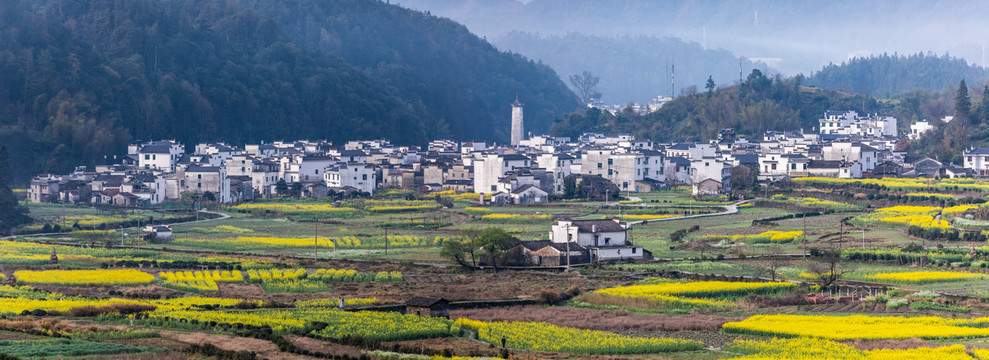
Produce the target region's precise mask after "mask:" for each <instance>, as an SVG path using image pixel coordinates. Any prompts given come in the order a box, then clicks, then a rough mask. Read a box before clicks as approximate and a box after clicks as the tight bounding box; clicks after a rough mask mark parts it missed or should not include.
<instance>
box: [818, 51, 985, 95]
mask: <svg viewBox="0 0 989 360" xmlns="http://www.w3.org/2000/svg"><path fill="white" fill-rule="evenodd" d="M987 78H989V71H987V70H986V69H985V68H982V67H979V66H974V65H969V64H968V62H967V61H965V59H960V58H956V57H951V56H949V55H947V54H945V55H941V56H938V55H935V54H931V53H927V54H924V53H917V54H913V55H896V54H893V55H888V54H883V55H881V56H870V57H865V58H861V57H860V58H854V59H851V60H849V61H846V62H843V63H841V64H830V65H828V66H825V67H824V68H823V69H821V71H818V72H815V73H813V74H811V76H810V77H808V78H807V84H808V85H813V86H817V87H821V88H827V89H837V90H842V91H846V92H854V93H859V94H864V95H869V96H875V97H884V98H890V97H892V96H893V95H897V94H900V93H902V92H905V91H909V90H912V89H927V90H943V89H945V88H948V87H950V86H953V85H956V84H958V82H959V81H961V80H965V81H967V82H968V83H969V84H981V83H982V82H984V81H985V80H986V79H987Z"/></svg>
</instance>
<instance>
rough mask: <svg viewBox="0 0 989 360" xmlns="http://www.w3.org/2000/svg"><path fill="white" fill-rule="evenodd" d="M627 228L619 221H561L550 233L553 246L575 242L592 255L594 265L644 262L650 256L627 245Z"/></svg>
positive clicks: (628, 243)
mask: <svg viewBox="0 0 989 360" xmlns="http://www.w3.org/2000/svg"><path fill="white" fill-rule="evenodd" d="M626 234H627V233H626V225H625V224H624V223H622V222H620V221H619V220H618V219H604V220H561V221H559V222H557V223H556V224H554V225H553V226H552V228H551V230H550V232H549V237H550V241H552V242H554V243H567V242H572V243H576V244H577V245H580V246H583V247H585V248H587V249H588V251H589V252H590V258H591V261H607V260H621V259H643V258H646V257H647V256H649V255H647V252H646V251H645V250H644V249H643V248H642V247H641V246H635V245H632V244H631V243H630V242H628V241H627V236H626Z"/></svg>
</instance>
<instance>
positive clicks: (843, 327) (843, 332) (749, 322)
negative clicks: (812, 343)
mask: <svg viewBox="0 0 989 360" xmlns="http://www.w3.org/2000/svg"><path fill="white" fill-rule="evenodd" d="M981 324H984V321H982V320H956V319H946V318H942V317H935V316H920V317H897V316H883V317H877V316H865V315H850V316H823V315H822V316H816V315H787V314H777V315H755V316H752V317H750V318H748V319H745V320H743V321H739V322H730V323H726V324H724V327H723V328H724V330H725V331H728V332H733V333H740V334H750V335H761V336H782V337H795V336H811V337H819V338H825V339H831V340H856V339H862V340H877V339H908V338H915V337H916V338H922V339H950V338H971V337H985V336H989V329H986V328H981V327H975V326H979V325H981Z"/></svg>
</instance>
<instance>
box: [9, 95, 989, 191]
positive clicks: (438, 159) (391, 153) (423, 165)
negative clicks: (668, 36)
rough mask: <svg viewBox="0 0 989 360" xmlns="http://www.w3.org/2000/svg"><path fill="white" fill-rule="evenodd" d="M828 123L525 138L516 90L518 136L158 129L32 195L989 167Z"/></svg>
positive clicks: (855, 122)
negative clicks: (424, 137) (215, 136)
mask: <svg viewBox="0 0 989 360" xmlns="http://www.w3.org/2000/svg"><path fill="white" fill-rule="evenodd" d="M820 124H821V128H820V129H821V130H820V133H805V132H802V131H798V132H778V131H769V132H766V133H765V134H764V136H763V138H762V139H759V140H755V139H745V138H742V137H739V136H736V134H735V133H734V131H732V130H731V129H725V130H722V131H721V132H720V134H719V135H718V138H717V139H714V140H711V141H709V142H707V143H654V142H652V141H645V140H638V139H636V138H635V137H633V136H631V135H627V134H614V135H605V134H593V133H589V134H584V135H582V136H580V137H579V138H577V139H570V138H559V137H550V136H545V135H540V136H532V137H530V138H528V139H526V138H524V137H523V136H522V133H523V132H522V126H523V123H522V105H521V104H520V103H519V102H518V101H517V100H516V102H515V104H513V106H512V125H513V129H512V144H511V145H496V144H487V143H485V142H476V141H453V140H435V141H432V142H430V143H429V144H428V146H427V147H426V148H425V149H421V148H419V147H410V146H396V145H393V144H391V143H390V142H388V141H387V140H360V141H350V142H347V143H344V144H333V143H330V142H327V141H309V140H300V141H277V142H273V143H261V144H248V145H246V146H244V147H243V148H239V147H235V146H231V145H228V144H222V143H214V144H198V145H195V146H192V147H186V146H183V145H182V144H179V143H177V142H175V141H170V140H160V141H151V142H142V143H137V144H133V145H131V146H130V147H129V148H128V155H127V156H126V157H124V158H123V160H122V161H121V162H119V163H118V164H112V165H105V166H97V167H96V168H94V169H87V168H84V167H80V168H77V169H76V171H73V172H72V173H70V174H64V175H52V174H42V175H38V176H36V177H35V178H34V179H33V180H32V181H31V188H30V190H29V194H28V195H29V199H30V200H31V201H33V202H79V203H92V204H108V205H116V206H145V207H148V206H151V207H153V206H156V205H158V204H160V203H162V202H166V201H169V200H175V199H179V198H181V197H182V196H183V194H185V195H186V196H188V195H189V194H193V195H198V196H202V195H206V194H209V195H208V196H207V197H210V198H211V200H215V201H218V202H221V203H237V202H243V201H249V200H252V199H254V198H267V197H271V196H279V195H285V194H284V193H285V192H286V191H291V192H292V193H293V194H297V195H300V196H305V197H321V196H326V195H327V194H328V193H329V192H330V191H333V192H335V193H340V192H345V193H346V192H360V193H374V192H375V191H378V190H379V189H381V188H399V189H409V190H414V191H443V190H451V191H457V192H475V193H480V194H485V195H489V197H490V199H492V200H490V201H493V202H495V203H515V204H525V203H533V202H546V201H548V199H549V197H550V195H551V194H563V193H564V192H565V191H566V190H565V182H566V179H567V178H568V177H571V178H572V179H577V180H576V181H581V180H582V179H585V178H588V177H594V178H600V179H604V180H607V181H608V182H610V183H612V184H614V185H615V186H616V187H617V188H618V190H619V191H621V192H628V193H635V192H646V191H652V190H657V189H666V188H670V187H677V186H692V188H693V193H694V194H697V195H700V194H719V193H726V192H729V191H731V176H732V175H731V168H732V167H735V166H748V167H750V168H752V169H755V170H757V171H758V177H757V178H758V180H760V181H764V182H767V181H769V182H771V181H777V180H779V179H783V178H795V177H805V176H822V177H835V178H861V177H882V176H936V175H947V176H959V175H961V176H964V175H971V174H974V173H979V174H989V149H972V150H970V151H968V152H966V153H965V163H964V168H959V167H956V166H953V165H950V164H942V163H940V162H939V161H937V160H935V159H930V158H926V157H912V156H909V155H907V154H905V153H903V152H898V151H894V145H895V143H896V141H897V139H898V136H897V133H896V119H895V118H892V117H889V116H878V115H872V116H867V117H860V116H858V114H856V113H855V112H851V111H846V112H835V111H828V112H826V113H825V114H824V117H823V118H822V119H820ZM917 131H918V132H922V131H923V129H922V128H921V129H918V130H917ZM910 135H913V130H911V134H910ZM190 150H191V151H190ZM286 188H287V189H289V190H286Z"/></svg>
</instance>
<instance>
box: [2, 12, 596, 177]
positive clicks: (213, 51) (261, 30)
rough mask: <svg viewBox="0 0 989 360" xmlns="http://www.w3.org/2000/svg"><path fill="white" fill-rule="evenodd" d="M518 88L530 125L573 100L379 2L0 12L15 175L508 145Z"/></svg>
mask: <svg viewBox="0 0 989 360" xmlns="http://www.w3.org/2000/svg"><path fill="white" fill-rule="evenodd" d="M516 93H519V95H520V96H521V98H522V100H523V101H524V102H526V113H527V125H528V126H529V128H530V129H532V130H533V131H545V130H546V129H548V127H549V122H550V120H549V119H551V118H552V115H553V114H559V113H564V112H567V111H572V110H573V109H574V108H575V107H576V106H577V102H576V98H575V97H574V95H573V94H572V93H571V92H570V91H569V90H567V89H566V86H565V85H564V84H563V82H562V81H561V80H560V79H559V78H558V77H557V76H556V74H555V73H554V72H553V71H552V70H550V69H549V68H548V67H545V66H541V65H539V64H536V63H534V62H532V61H529V60H527V59H524V58H522V57H521V56H518V55H514V54H508V53H502V52H499V51H497V50H496V49H495V48H494V47H492V46H491V45H489V44H487V43H486V42H484V41H483V40H481V39H479V38H477V37H476V36H474V35H472V34H470V33H469V32H468V31H467V29H466V28H464V27H463V26H461V25H458V24H456V23H454V22H452V21H450V20H446V19H441V18H437V17H434V16H430V15H428V14H424V13H419V12H415V11H410V10H406V9H402V8H399V7H397V6H393V5H388V4H385V3H383V2H379V1H363V0H341V1H333V2H318V1H315V0H300V1H292V2H263V1H257V2H251V1H244V2H224V1H203V2H180V1H152V0H132V1H123V2H120V1H110V0H105V1H88V2H79V1H69V0H34V1H19V2H18V1H6V2H2V3H0V142H2V143H4V144H7V145H8V148H9V149H10V153H11V158H12V159H13V161H14V162H13V165H14V166H13V168H14V169H15V179H17V180H18V181H21V182H23V181H24V179H25V178H26V176H29V175H31V174H33V173H37V172H42V171H53V172H63V171H67V170H70V168H71V166H73V165H77V164H90V165H91V164H96V163H104V162H108V161H112V160H113V158H112V157H113V156H114V155H120V154H122V153H123V152H124V150H125V145H126V144H127V143H128V142H130V141H133V140H137V139H142V140H147V139H158V138H174V139H177V140H179V141H181V142H184V143H195V142H200V141H227V142H231V143H235V144H239V143H243V142H248V141H250V142H254V141H261V140H277V139H292V138H327V139H330V140H333V141H345V140H349V139H357V138H388V139H391V140H392V141H394V142H397V143H401V144H424V143H425V142H426V141H428V140H430V139H433V138H439V137H454V138H461V139H470V138H473V139H481V140H496V141H505V140H507V131H508V129H507V128H508V126H509V117H510V116H509V114H510V107H509V104H511V102H512V101H513V100H514V96H515V94H516ZM502 127H504V128H505V129H501V128H502ZM104 156H107V158H106V159H105V160H104Z"/></svg>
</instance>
